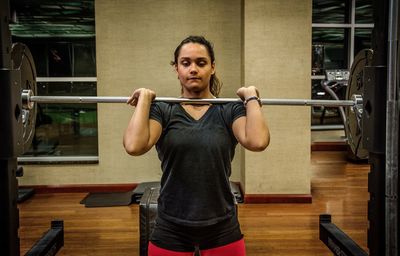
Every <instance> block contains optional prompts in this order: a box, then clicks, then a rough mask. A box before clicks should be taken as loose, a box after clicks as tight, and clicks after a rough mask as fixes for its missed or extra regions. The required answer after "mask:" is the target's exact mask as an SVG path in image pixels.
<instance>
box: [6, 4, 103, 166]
mask: <svg viewBox="0 0 400 256" xmlns="http://www.w3.org/2000/svg"><path fill="white" fill-rule="evenodd" d="M13 2H15V3H12V5H11V10H12V12H13V14H14V16H15V17H16V19H15V21H14V22H13V23H12V24H10V30H11V33H12V36H13V42H21V43H24V44H26V45H27V46H28V48H29V49H30V51H31V53H32V55H33V58H34V61H35V67H36V72H37V87H38V88H37V94H38V95H43V96H65V95H68V96H80V95H82V96H96V95H97V79H96V47H95V30H94V0H91V1H86V0H85V1H78V0H75V1H61V2H60V1H50V0H40V1H35V0H23V1H13ZM18 160H19V162H22V163H32V162H40V163H43V162H44V163H45V162H62V163H64V162H69V161H72V162H81V161H84V162H91V163H92V162H96V161H97V160H98V137H97V105H96V104H37V117H36V129H35V136H34V139H33V143H32V145H31V147H30V149H29V150H28V151H27V152H26V153H25V154H24V155H23V156H22V157H20V158H19V159H18Z"/></svg>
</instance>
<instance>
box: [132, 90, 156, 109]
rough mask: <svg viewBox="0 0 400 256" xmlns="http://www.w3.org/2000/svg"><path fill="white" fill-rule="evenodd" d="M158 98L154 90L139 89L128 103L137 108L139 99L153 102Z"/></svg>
mask: <svg viewBox="0 0 400 256" xmlns="http://www.w3.org/2000/svg"><path fill="white" fill-rule="evenodd" d="M155 98H156V93H155V92H154V91H153V90H150V89H147V88H139V89H136V90H134V91H133V93H132V95H131V96H130V97H129V99H128V100H127V101H126V103H127V104H129V105H131V106H135V107H136V106H137V104H138V102H139V99H144V100H148V101H150V102H151V101H153V100H154V99H155Z"/></svg>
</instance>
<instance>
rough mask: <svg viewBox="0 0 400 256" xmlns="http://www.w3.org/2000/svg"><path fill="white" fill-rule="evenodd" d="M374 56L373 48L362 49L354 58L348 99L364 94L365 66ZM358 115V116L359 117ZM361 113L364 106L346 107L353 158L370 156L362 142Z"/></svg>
mask: <svg viewBox="0 0 400 256" xmlns="http://www.w3.org/2000/svg"><path fill="white" fill-rule="evenodd" d="M372 57H373V51H372V50H371V49H364V50H361V51H360V52H359V53H358V54H357V55H356V56H355V58H354V61H353V64H352V65H351V70H350V77H349V82H348V85H347V90H346V99H347V100H351V99H352V96H353V95H355V94H358V95H363V92H364V81H363V77H364V67H365V66H368V65H369V64H370V63H371V61H372ZM357 115H358V117H357ZM361 115H362V108H360V109H358V110H355V109H353V108H351V107H347V108H345V116H346V123H345V132H346V137H347V144H348V146H349V148H350V150H351V153H352V156H351V157H352V158H354V160H364V159H367V158H368V151H367V150H366V149H365V148H364V146H363V143H362V138H361V136H362V130H361Z"/></svg>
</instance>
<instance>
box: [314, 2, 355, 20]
mask: <svg viewBox="0 0 400 256" xmlns="http://www.w3.org/2000/svg"><path fill="white" fill-rule="evenodd" d="M349 3H350V0H313V14H312V22H313V23H338V24H343V23H349V21H350V15H349V14H350V13H349V6H350V5H349Z"/></svg>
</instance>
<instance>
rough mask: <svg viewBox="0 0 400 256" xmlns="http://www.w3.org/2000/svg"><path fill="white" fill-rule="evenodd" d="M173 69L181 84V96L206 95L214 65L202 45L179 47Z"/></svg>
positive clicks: (208, 91)
mask: <svg viewBox="0 0 400 256" xmlns="http://www.w3.org/2000/svg"><path fill="white" fill-rule="evenodd" d="M175 70H176V72H177V73H178V79H179V81H180V82H181V85H182V90H183V95H182V96H184V97H189V96H191V95H198V96H206V95H208V94H209V93H210V79H211V75H213V74H214V73H215V66H214V63H212V62H211V58H210V56H209V54H208V51H207V48H206V47H205V46H204V45H201V44H197V43H187V44H184V45H183V46H182V47H181V49H180V52H179V56H178V61H177V63H176V65H175Z"/></svg>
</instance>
